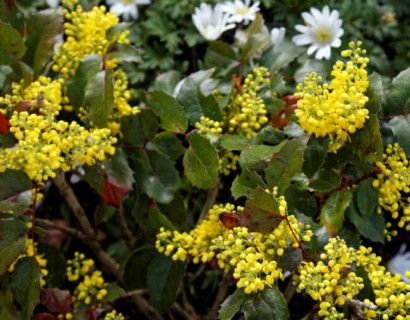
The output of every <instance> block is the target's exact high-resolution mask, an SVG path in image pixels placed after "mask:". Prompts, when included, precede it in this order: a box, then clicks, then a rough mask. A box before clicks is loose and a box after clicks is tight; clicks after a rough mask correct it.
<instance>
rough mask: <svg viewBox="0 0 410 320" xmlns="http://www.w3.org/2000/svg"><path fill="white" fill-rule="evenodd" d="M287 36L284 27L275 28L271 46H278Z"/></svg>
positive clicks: (271, 34) (272, 32)
mask: <svg viewBox="0 0 410 320" xmlns="http://www.w3.org/2000/svg"><path fill="white" fill-rule="evenodd" d="M285 34H286V29H285V28H284V27H281V28H273V29H272V30H271V32H270V44H271V45H275V46H277V45H278V44H280V43H281V42H282V41H283V39H284V38H285Z"/></svg>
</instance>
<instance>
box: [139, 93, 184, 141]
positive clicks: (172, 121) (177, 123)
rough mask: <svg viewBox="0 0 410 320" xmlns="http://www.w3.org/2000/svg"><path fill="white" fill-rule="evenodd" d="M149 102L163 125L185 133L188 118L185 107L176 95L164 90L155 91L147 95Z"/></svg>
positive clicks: (169, 129) (170, 129)
mask: <svg viewBox="0 0 410 320" xmlns="http://www.w3.org/2000/svg"><path fill="white" fill-rule="evenodd" d="M147 104H148V105H149V106H150V107H151V108H152V110H154V112H155V113H156V114H157V115H158V116H159V118H160V121H161V126H162V127H163V128H164V129H165V130H167V131H171V132H176V133H184V132H185V131H186V129H187V128H188V119H187V116H186V115H185V110H184V108H183V107H182V106H181V105H180V104H179V103H178V101H177V100H175V98H174V97H172V96H170V95H169V94H166V93H165V92H163V91H154V92H152V93H151V94H150V95H149V96H148V97H147Z"/></svg>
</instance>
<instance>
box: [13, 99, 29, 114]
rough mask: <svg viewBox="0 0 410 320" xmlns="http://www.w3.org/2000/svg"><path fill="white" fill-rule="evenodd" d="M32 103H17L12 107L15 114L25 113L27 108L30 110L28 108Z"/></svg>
mask: <svg viewBox="0 0 410 320" xmlns="http://www.w3.org/2000/svg"><path fill="white" fill-rule="evenodd" d="M32 105H33V103H32V102H31V101H29V100H27V101H19V102H17V103H16V104H15V106H14V107H13V108H14V110H16V111H17V112H22V111H26V110H27V109H28V108H30V106H32Z"/></svg>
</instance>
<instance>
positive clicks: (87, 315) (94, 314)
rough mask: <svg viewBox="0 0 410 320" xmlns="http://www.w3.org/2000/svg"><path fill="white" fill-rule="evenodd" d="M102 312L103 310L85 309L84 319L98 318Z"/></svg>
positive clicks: (94, 319)
mask: <svg viewBox="0 0 410 320" xmlns="http://www.w3.org/2000/svg"><path fill="white" fill-rule="evenodd" d="M100 314H101V311H97V310H95V309H91V308H90V309H87V310H84V311H83V315H84V319H88V320H97V319H98V316H99V315H100Z"/></svg>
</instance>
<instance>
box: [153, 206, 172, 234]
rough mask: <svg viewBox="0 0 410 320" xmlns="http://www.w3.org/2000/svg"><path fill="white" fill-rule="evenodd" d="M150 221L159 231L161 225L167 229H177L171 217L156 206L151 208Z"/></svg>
mask: <svg viewBox="0 0 410 320" xmlns="http://www.w3.org/2000/svg"><path fill="white" fill-rule="evenodd" d="M148 221H149V223H150V225H151V227H152V228H153V229H154V230H156V231H158V230H159V229H160V228H161V227H162V228H165V230H175V227H174V225H173V224H172V222H171V221H169V219H168V218H167V217H166V216H164V215H163V214H162V213H161V212H160V211H159V210H158V208H157V207H156V206H153V207H151V208H150V209H149V215H148Z"/></svg>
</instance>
